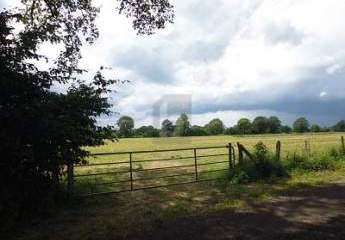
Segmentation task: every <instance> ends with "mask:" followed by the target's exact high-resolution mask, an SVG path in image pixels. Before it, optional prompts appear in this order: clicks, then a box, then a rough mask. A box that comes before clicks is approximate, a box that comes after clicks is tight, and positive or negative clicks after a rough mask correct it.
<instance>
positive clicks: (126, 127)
mask: <svg viewBox="0 0 345 240" xmlns="http://www.w3.org/2000/svg"><path fill="white" fill-rule="evenodd" d="M116 124H117V126H118V128H119V130H118V134H119V137H125V138H126V137H131V136H132V135H133V129H134V120H133V118H131V117H129V116H122V117H120V118H119V120H117V122H116Z"/></svg>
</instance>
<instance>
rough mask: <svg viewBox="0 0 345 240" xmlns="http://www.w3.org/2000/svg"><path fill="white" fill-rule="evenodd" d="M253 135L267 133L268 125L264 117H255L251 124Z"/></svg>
mask: <svg viewBox="0 0 345 240" xmlns="http://www.w3.org/2000/svg"><path fill="white" fill-rule="evenodd" d="M252 130H253V133H256V134H262V133H268V132H269V123H268V119H267V118H266V117H261V116H259V117H256V118H255V119H254V121H253V123H252Z"/></svg>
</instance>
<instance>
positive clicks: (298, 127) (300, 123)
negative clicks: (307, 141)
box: [293, 117, 310, 133]
mask: <svg viewBox="0 0 345 240" xmlns="http://www.w3.org/2000/svg"><path fill="white" fill-rule="evenodd" d="M309 126H310V124H309V121H308V120H307V119H306V118H304V117H301V118H298V119H297V120H296V121H295V122H294V123H293V130H294V132H297V133H304V132H308V131H309Z"/></svg>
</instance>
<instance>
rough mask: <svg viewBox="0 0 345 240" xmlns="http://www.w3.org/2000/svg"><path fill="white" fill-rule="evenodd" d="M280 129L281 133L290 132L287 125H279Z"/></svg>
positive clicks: (290, 129)
mask: <svg viewBox="0 0 345 240" xmlns="http://www.w3.org/2000/svg"><path fill="white" fill-rule="evenodd" d="M280 131H281V132H282V133H291V132H292V128H291V127H290V126H288V125H284V126H282V127H281V129H280Z"/></svg>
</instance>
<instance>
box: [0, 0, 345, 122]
mask: <svg viewBox="0 0 345 240" xmlns="http://www.w3.org/2000/svg"><path fill="white" fill-rule="evenodd" d="M0 1H2V4H3V5H6V3H5V1H6V0H0ZM7 1H8V2H9V0H7ZM172 3H173V4H174V5H175V12H176V16H175V23H174V24H173V25H170V26H169V27H168V28H167V29H165V30H163V31H160V32H158V33H157V34H155V35H153V36H137V35H136V33H135V32H134V31H133V30H132V28H131V22H130V20H129V19H126V18H125V17H123V16H119V15H117V14H116V10H115V7H116V4H115V1H109V0H98V1H97V4H98V5H99V6H101V14H100V16H99V18H98V20H97V22H98V26H99V28H100V33H101V35H100V39H99V40H98V41H97V43H96V44H94V45H93V46H90V47H84V49H83V56H84V59H83V60H82V62H81V64H82V66H83V67H85V68H86V69H88V70H90V72H93V71H95V70H96V69H98V68H99V66H100V65H104V66H111V67H113V73H115V75H116V77H119V78H122V79H129V80H131V83H130V84H127V85H125V86H122V87H120V88H118V91H117V93H113V94H112V96H111V101H112V102H113V103H114V104H115V105H114V110H115V111H117V112H119V113H120V114H126V115H130V116H133V117H134V118H135V120H136V126H140V125H142V124H158V123H159V122H160V121H162V120H163V119H164V118H165V117H166V115H167V114H169V115H170V116H169V117H170V118H171V119H175V118H176V114H178V113H179V112H181V111H187V112H190V115H191V121H192V123H193V124H205V123H207V122H208V121H210V120H211V119H212V118H214V117H219V118H221V119H223V120H224V123H225V124H226V125H227V126H230V125H232V124H233V123H235V122H236V121H237V120H238V119H239V118H241V117H249V118H253V117H254V116H256V115H267V116H270V115H277V116H279V117H280V118H281V119H282V120H283V121H284V122H285V123H288V124H291V122H292V121H293V119H295V118H296V117H299V116H306V117H308V118H309V119H310V120H311V122H317V123H320V124H322V125H326V124H333V123H334V122H335V121H337V120H339V119H345V25H344V24H345V14H344V13H345V0H327V1H324V0H279V1H278V0H212V1H205V0H204V1H202V0H175V1H172ZM47 51H49V50H47ZM179 105H181V108H179V107H178V106H179ZM116 118H118V116H117V115H113V116H111V117H109V118H102V119H100V121H101V122H102V123H110V124H112V123H114V122H115V121H116Z"/></svg>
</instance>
